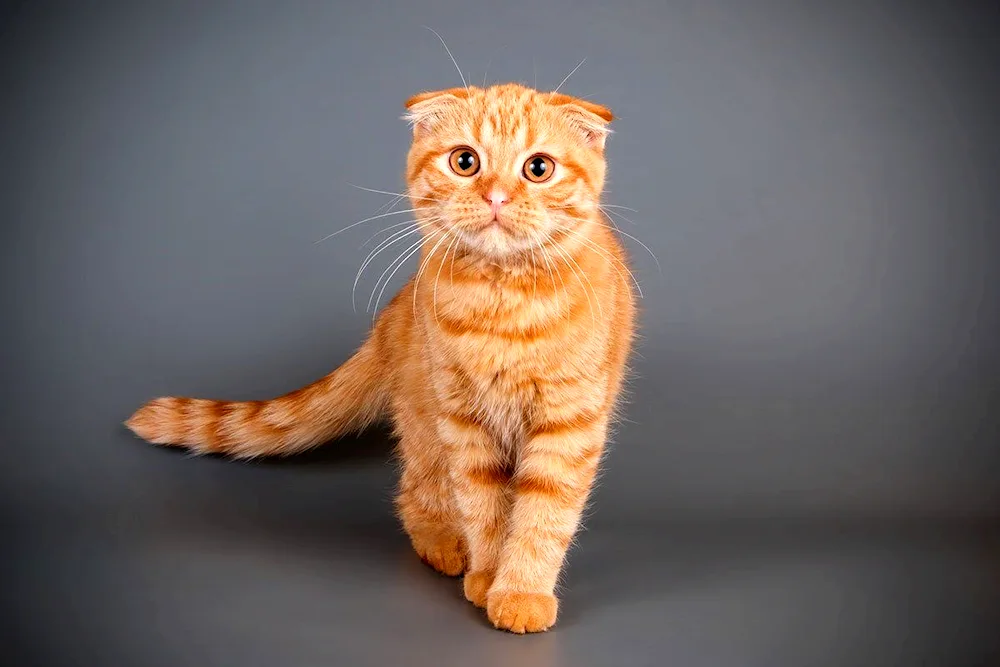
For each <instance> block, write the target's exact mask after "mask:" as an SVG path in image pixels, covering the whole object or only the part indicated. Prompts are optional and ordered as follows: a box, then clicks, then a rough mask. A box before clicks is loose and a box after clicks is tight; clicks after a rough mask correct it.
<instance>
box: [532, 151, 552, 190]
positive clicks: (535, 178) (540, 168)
mask: <svg viewBox="0 0 1000 667" xmlns="http://www.w3.org/2000/svg"><path fill="white" fill-rule="evenodd" d="M555 170H556V162H555V160H553V159H552V158H550V157H549V156H548V155H532V156H531V157H529V158H528V160H527V161H526V162H525V163H524V177H525V178H526V179H528V180H529V181H531V182H532V183H544V182H545V181H547V180H549V179H550V178H552V174H553V173H554V172H555Z"/></svg>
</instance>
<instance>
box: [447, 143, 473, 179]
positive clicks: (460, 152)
mask: <svg viewBox="0 0 1000 667" xmlns="http://www.w3.org/2000/svg"><path fill="white" fill-rule="evenodd" d="M448 164H449V165H450V166H451V170H452V171H453V172H455V173H456V174H458V175H459V176H475V175H476V172H478V171H479V156H478V155H476V151H474V150H472V149H471V148H469V147H468V146H460V147H459V148H456V149H455V150H453V151H452V152H451V155H449V156H448Z"/></svg>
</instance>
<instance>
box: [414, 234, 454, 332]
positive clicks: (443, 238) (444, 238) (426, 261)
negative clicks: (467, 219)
mask: <svg viewBox="0 0 1000 667" xmlns="http://www.w3.org/2000/svg"><path fill="white" fill-rule="evenodd" d="M444 232H445V233H444V234H442V235H441V238H439V239H438V242H437V243H435V244H434V247H433V248H431V251H430V252H429V253H427V257H424V261H423V262H421V263H420V267H419V268H418V269H417V275H416V277H415V278H414V279H413V319H414V321H416V319H417V287H418V286H419V285H420V276H421V275H423V273H424V269H426V268H427V265H428V264H430V261H431V257H433V256H434V253H435V252H437V249H438V248H439V247H440V246H441V244H442V243H444V242H445V241H447V240H448V237H449V236H451V234H449V233H448V230H444Z"/></svg>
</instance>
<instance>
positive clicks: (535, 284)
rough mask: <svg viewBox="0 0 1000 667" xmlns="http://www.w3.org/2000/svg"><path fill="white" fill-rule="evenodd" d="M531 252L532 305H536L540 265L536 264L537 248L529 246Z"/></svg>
mask: <svg viewBox="0 0 1000 667" xmlns="http://www.w3.org/2000/svg"><path fill="white" fill-rule="evenodd" d="M528 251H529V252H530V253H531V305H532V307H534V305H535V295H536V294H537V293H538V266H537V265H536V264H535V249H534V248H532V247H531V246H528Z"/></svg>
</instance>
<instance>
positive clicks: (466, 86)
mask: <svg viewBox="0 0 1000 667" xmlns="http://www.w3.org/2000/svg"><path fill="white" fill-rule="evenodd" d="M424 27H425V28H427V29H428V30H430V31H431V32H433V33H434V35H435V36H436V37H437V38H438V39H439V40H441V46H443V47H444V50H445V51H447V52H448V57H449V58H451V62H452V64H454V65H455V69H457V70H458V75H459V76H460V77H462V85H463V86H465V89H466V90H468V89H469V84H468V83H466V82H465V75H464V74H462V68H461V67H459V66H458V62H457V61H456V60H455V56H453V55H451V49H449V48H448V45H447V44H445V41H444V37H442V36H441V35H439V34H438V31H437V30H435V29H434V28H432V27H430V26H426V25H425V26H424Z"/></svg>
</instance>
